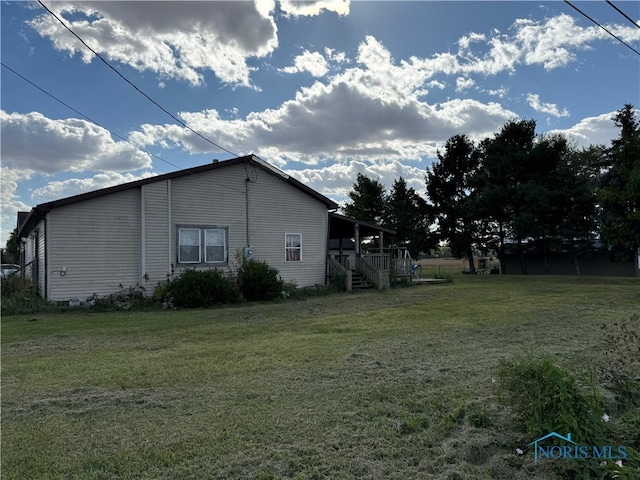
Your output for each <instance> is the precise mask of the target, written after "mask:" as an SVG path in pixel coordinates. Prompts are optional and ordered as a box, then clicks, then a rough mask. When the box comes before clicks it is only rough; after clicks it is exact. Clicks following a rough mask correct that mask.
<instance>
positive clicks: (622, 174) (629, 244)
mask: <svg viewBox="0 0 640 480" xmlns="http://www.w3.org/2000/svg"><path fill="white" fill-rule="evenodd" d="M614 121H615V124H616V126H617V127H619V128H620V136H619V138H617V139H615V140H613V141H612V142H611V147H610V148H609V149H608V151H607V155H606V157H605V162H604V164H603V165H602V168H601V175H600V178H599V182H598V189H597V197H598V201H599V203H600V208H601V230H600V233H601V237H602V239H603V240H604V241H605V242H606V243H607V244H609V245H610V246H611V247H613V249H614V250H615V251H617V252H619V253H622V254H624V255H625V256H630V255H634V254H636V253H637V252H638V248H639V247H640V128H639V124H638V120H637V119H636V112H635V110H634V107H633V106H632V105H630V104H626V105H625V106H624V107H623V108H621V109H620V110H618V112H617V114H616V116H615V117H614Z"/></svg>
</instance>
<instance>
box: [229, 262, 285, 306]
mask: <svg viewBox="0 0 640 480" xmlns="http://www.w3.org/2000/svg"><path fill="white" fill-rule="evenodd" d="M238 285H239V286H240V291H241V292H242V295H243V296H244V298H245V299H247V300H249V301H264V300H275V299H276V298H279V297H280V295H281V293H282V291H283V287H284V282H283V281H282V279H281V278H280V274H279V273H278V270H276V269H275V268H273V267H271V266H269V264H268V263H267V262H263V261H260V260H245V261H243V262H242V263H241V264H240V268H238Z"/></svg>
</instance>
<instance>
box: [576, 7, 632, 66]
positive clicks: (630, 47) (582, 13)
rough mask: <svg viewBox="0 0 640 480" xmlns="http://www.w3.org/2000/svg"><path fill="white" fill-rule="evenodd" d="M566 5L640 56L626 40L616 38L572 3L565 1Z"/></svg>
mask: <svg viewBox="0 0 640 480" xmlns="http://www.w3.org/2000/svg"><path fill="white" fill-rule="evenodd" d="M564 3H566V4H567V5H569V6H570V7H571V8H573V9H574V10H576V11H577V12H578V13H580V14H581V15H583V16H584V17H586V18H588V19H589V20H591V21H592V22H593V23H595V24H596V25H597V26H599V27H600V28H601V29H603V30H604V31H605V32H607V33H608V34H609V35H611V36H612V37H613V38H615V39H616V40H618V41H619V42H620V43H622V44H623V45H625V46H626V47H628V48H629V49H631V50H633V51H634V52H635V53H637V54H638V55H640V52H639V51H638V50H636V49H635V48H633V47H632V46H631V45H629V44H628V43H627V42H625V41H624V40H622V39H621V38H619V37H618V36H616V35H615V34H614V33H611V32H610V31H609V30H607V29H606V28H605V27H603V26H602V25H600V24H599V23H598V22H596V21H595V20H594V19H593V18H591V17H590V16H589V15H587V14H586V13H584V12H583V11H582V10H580V9H579V8H578V7H576V6H575V5H572V4H571V2H569V1H568V0H564Z"/></svg>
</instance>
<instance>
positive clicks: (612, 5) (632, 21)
mask: <svg viewBox="0 0 640 480" xmlns="http://www.w3.org/2000/svg"><path fill="white" fill-rule="evenodd" d="M606 2H607V3H608V4H609V5H610V6H611V7H613V8H614V9H616V10H617V11H618V13H619V14H620V15H622V16H623V17H624V18H626V19H627V20H629V21H630V22H631V23H633V25H634V26H635V27H637V28H640V25H638V24H637V23H636V22H635V20H633V19H632V18H631V17H630V16H629V15H627V14H626V13H624V12H623V11H622V10H620V9H619V8H618V7H616V6H615V5H614V4H613V2H610V1H609V0H606Z"/></svg>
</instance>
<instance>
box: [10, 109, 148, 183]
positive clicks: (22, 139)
mask: <svg viewBox="0 0 640 480" xmlns="http://www.w3.org/2000/svg"><path fill="white" fill-rule="evenodd" d="M0 119H1V129H2V130H1V137H2V160H3V163H4V164H5V166H6V165H10V166H11V167H12V168H14V169H17V170H22V171H33V172H39V173H45V174H54V173H58V172H67V171H71V172H79V171H83V170H120V171H123V170H125V171H126V170H138V169H141V168H148V167H150V166H151V158H150V157H149V155H148V154H146V153H144V152H142V151H141V150H139V149H138V148H136V147H134V146H133V145H131V144H129V143H127V142H124V141H122V142H114V141H113V139H112V138H111V135H110V133H109V132H108V131H107V130H105V129H103V128H102V127H99V126H97V125H95V124H93V123H90V122H87V121H85V120H81V119H77V118H67V119H60V120H54V119H50V118H47V117H45V116H44V115H42V114H41V113H38V112H32V113H27V114H21V113H6V112H4V111H0Z"/></svg>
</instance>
